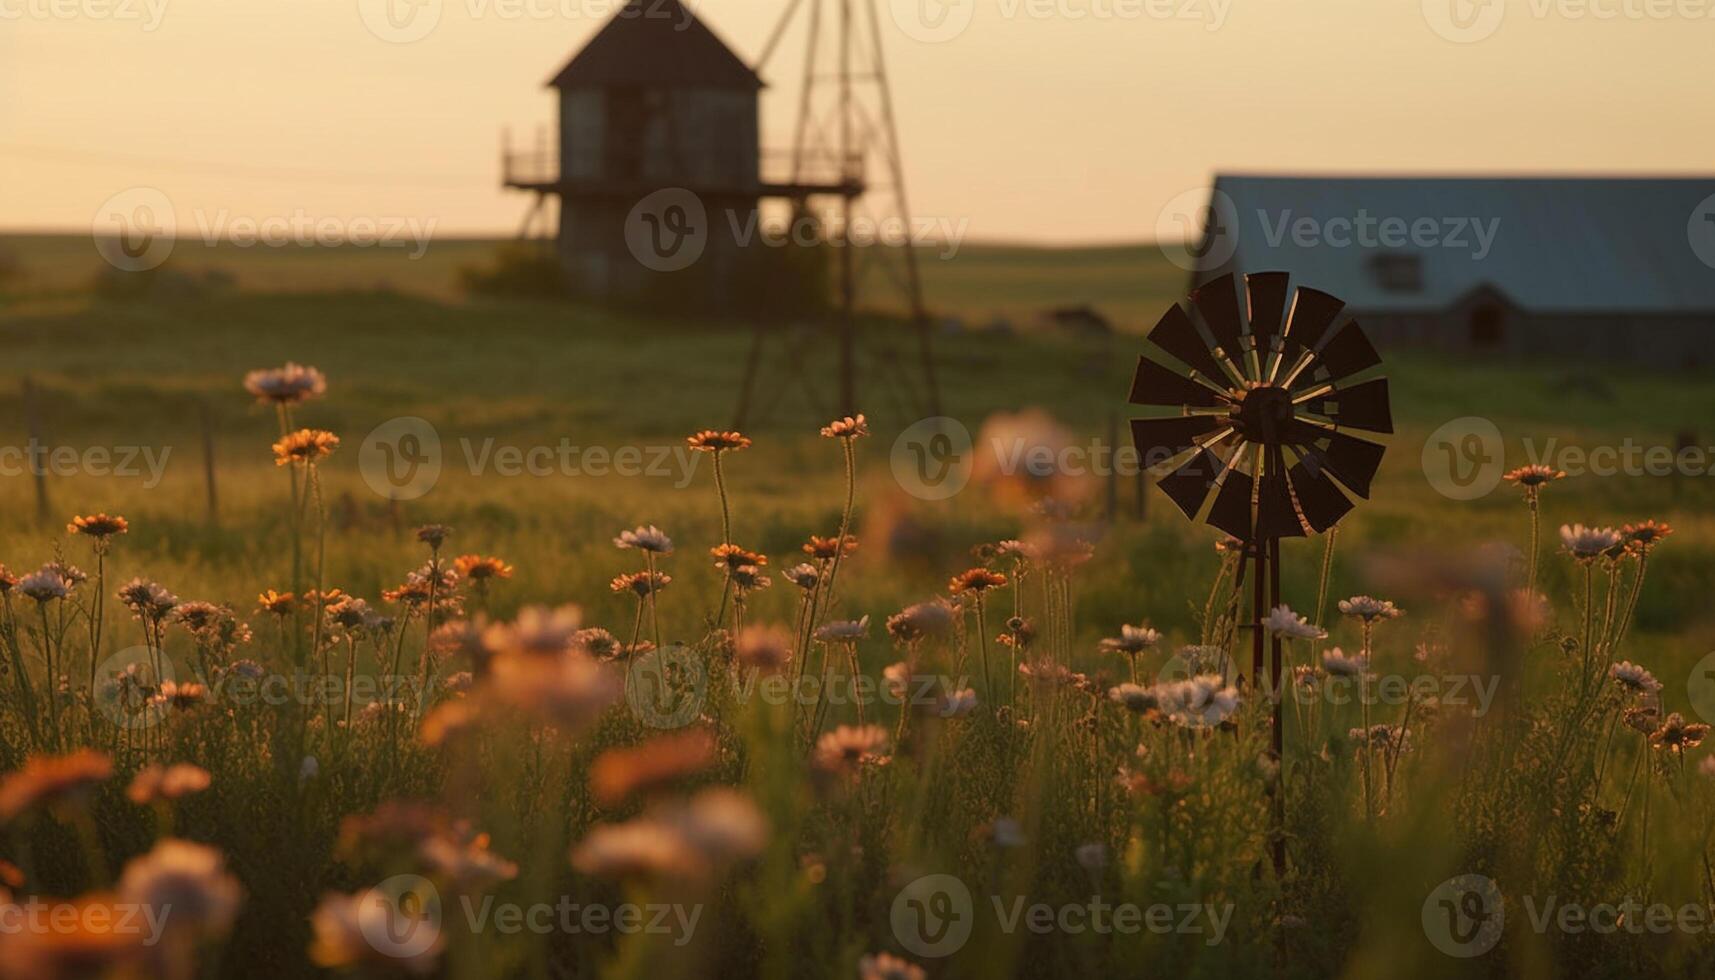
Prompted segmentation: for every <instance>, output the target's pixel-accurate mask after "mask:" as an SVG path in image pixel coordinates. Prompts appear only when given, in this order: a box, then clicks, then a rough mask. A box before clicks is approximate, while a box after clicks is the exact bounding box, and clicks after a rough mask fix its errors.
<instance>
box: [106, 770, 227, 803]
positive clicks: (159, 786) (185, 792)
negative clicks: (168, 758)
mask: <svg viewBox="0 0 1715 980" xmlns="http://www.w3.org/2000/svg"><path fill="white" fill-rule="evenodd" d="M213 781H214V780H213V777H212V776H210V775H209V773H208V770H207V769H204V768H202V767H201V766H193V765H191V764H189V763H186V762H180V763H175V764H173V765H171V766H162V765H160V764H159V763H157V764H155V765H151V766H149V767H147V768H145V769H142V770H140V771H138V773H137V775H136V777H135V778H133V779H132V780H131V785H130V786H129V787H128V788H127V789H126V790H125V795H126V796H127V797H128V798H129V799H130V800H131V802H133V803H136V804H139V805H148V804H150V803H163V802H167V801H170V800H177V799H180V798H182V797H186V796H189V795H191V794H192V793H200V792H202V791H203V790H205V789H208V787H209V784H210V783H212V782H213Z"/></svg>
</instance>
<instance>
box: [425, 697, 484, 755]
mask: <svg viewBox="0 0 1715 980" xmlns="http://www.w3.org/2000/svg"><path fill="white" fill-rule="evenodd" d="M481 718H482V714H481V712H480V711H479V710H478V708H477V707H476V705H474V704H472V703H471V702H470V701H469V700H468V699H466V698H454V699H452V700H450V701H443V702H441V703H440V704H437V705H435V706H434V708H432V709H430V711H429V713H428V714H426V715H424V716H423V723H422V724H421V725H419V726H418V728H417V740H418V741H420V742H422V743H423V744H424V745H426V746H428V747H429V748H439V747H440V746H442V745H445V744H447V743H448V742H449V741H452V740H453V739H455V738H457V737H458V736H459V735H461V734H463V733H465V732H467V731H470V730H472V729H473V728H475V727H476V724H477V722H479V721H480V720H481Z"/></svg>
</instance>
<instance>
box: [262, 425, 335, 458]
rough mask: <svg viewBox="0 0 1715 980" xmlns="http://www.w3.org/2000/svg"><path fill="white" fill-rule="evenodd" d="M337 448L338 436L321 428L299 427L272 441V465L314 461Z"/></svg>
mask: <svg viewBox="0 0 1715 980" xmlns="http://www.w3.org/2000/svg"><path fill="white" fill-rule="evenodd" d="M338 448H339V436H336V435H334V434H333V433H332V432H328V431H326V430H323V429H299V430H298V431H296V432H294V433H292V434H290V435H288V436H285V437H284V438H282V439H281V440H280V441H278V442H276V443H274V465H275V466H285V465H287V464H289V463H302V464H306V465H307V464H310V463H314V462H315V461H316V460H318V459H325V458H327V457H328V456H331V455H332V454H333V451H334V450H335V449H338Z"/></svg>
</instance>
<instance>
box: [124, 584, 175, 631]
mask: <svg viewBox="0 0 1715 980" xmlns="http://www.w3.org/2000/svg"><path fill="white" fill-rule="evenodd" d="M119 601H120V602H122V603H124V604H125V608H127V609H129V610H131V612H132V614H133V615H135V616H136V617H137V618H138V619H139V620H141V621H143V622H145V623H159V622H160V621H161V620H163V619H165V618H166V616H167V614H168V613H170V612H172V611H173V609H174V608H175V607H176V606H178V604H179V597H178V596H175V595H173V594H172V593H171V592H168V591H167V590H166V589H165V588H164V587H163V586H161V585H160V584H159V583H157V582H151V581H148V580H147V579H141V578H134V579H132V580H131V581H129V582H127V583H125V585H124V587H123V588H121V589H120V590H119Z"/></svg>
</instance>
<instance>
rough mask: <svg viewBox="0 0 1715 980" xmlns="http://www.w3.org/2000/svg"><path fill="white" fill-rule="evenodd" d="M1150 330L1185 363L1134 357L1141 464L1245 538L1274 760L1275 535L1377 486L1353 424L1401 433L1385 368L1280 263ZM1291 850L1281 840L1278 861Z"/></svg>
mask: <svg viewBox="0 0 1715 980" xmlns="http://www.w3.org/2000/svg"><path fill="white" fill-rule="evenodd" d="M1149 340H1150V342H1151V343H1152V344H1153V345H1154V346H1155V347H1156V348H1159V349H1160V350H1161V351H1163V352H1165V353H1166V354H1167V355H1169V356H1170V357H1171V359H1172V362H1177V363H1176V364H1173V363H1172V362H1169V363H1166V364H1164V363H1162V362H1161V361H1160V360H1156V359H1152V358H1151V357H1147V356H1145V357H1140V358H1138V364H1137V371H1136V373H1135V374H1134V375H1133V378H1132V386H1131V403H1132V404H1133V405H1139V406H1143V407H1146V408H1152V409H1156V410H1158V411H1157V414H1156V415H1155V416H1154V417H1149V418H1139V419H1133V420H1132V423H1131V427H1132V440H1133V442H1134V443H1135V444H1136V447H1137V451H1138V453H1139V455H1140V458H1141V463H1142V465H1143V466H1144V467H1146V468H1149V469H1159V470H1163V471H1165V475H1163V476H1162V477H1161V478H1160V479H1159V480H1158V481H1157V484H1156V485H1157V486H1159V487H1160V488H1161V490H1162V492H1164V493H1166V494H1167V496H1168V498H1169V499H1171V500H1172V501H1173V503H1174V504H1175V505H1177V506H1178V507H1179V509H1180V510H1181V511H1183V512H1184V514H1185V516H1186V517H1188V518H1190V519H1191V520H1193V521H1196V520H1202V521H1205V522H1206V523H1208V524H1210V525H1212V526H1214V527H1217V528H1219V529H1221V530H1223V531H1225V532H1227V533H1228V534H1231V535H1232V536H1233V537H1235V538H1238V539H1239V540H1240V541H1242V542H1243V543H1244V550H1243V554H1244V562H1243V563H1241V565H1240V571H1239V580H1238V584H1237V585H1235V587H1241V586H1242V583H1243V579H1244V575H1245V574H1247V566H1248V573H1249V574H1250V575H1251V576H1252V578H1251V592H1252V595H1251V622H1250V629H1251V644H1252V646H1251V650H1252V655H1251V684H1252V685H1253V687H1256V688H1261V686H1262V684H1263V679H1264V673H1263V669H1264V666H1265V664H1264V654H1265V651H1267V650H1269V648H1270V646H1272V657H1270V658H1268V667H1269V670H1268V674H1267V679H1268V683H1269V685H1270V686H1269V687H1268V688H1267V690H1268V691H1269V693H1270V695H1271V696H1272V698H1273V702H1274V715H1273V724H1274V732H1273V745H1274V752H1275V756H1276V758H1277V759H1278V758H1279V757H1280V755H1281V751H1282V731H1281V723H1280V697H1279V695H1280V691H1281V679H1282V650H1281V643H1280V640H1279V639H1278V637H1277V638H1275V639H1274V641H1273V643H1272V644H1271V645H1270V644H1268V643H1267V641H1266V638H1265V636H1264V631H1263V626H1262V623H1263V619H1264V617H1265V616H1267V614H1268V610H1270V609H1272V608H1274V607H1275V606H1277V605H1279V604H1280V601H1281V599H1280V540H1281V539H1282V538H1294V537H1305V536H1308V535H1310V534H1320V533H1322V532H1324V531H1328V530H1330V529H1331V528H1333V527H1334V526H1335V525H1337V524H1338V523H1339V522H1340V520H1341V519H1342V518H1343V517H1345V516H1346V514H1348V513H1350V512H1351V510H1352V508H1353V507H1354V506H1355V504H1354V502H1353V499H1352V496H1353V495H1355V496H1358V497H1362V498H1366V499H1367V498H1368V497H1369V495H1370V489H1371V486H1372V484H1373V482H1374V479H1375V475H1376V471H1377V470H1378V469H1379V468H1380V467H1381V462H1382V455H1383V453H1384V451H1385V447H1384V446H1383V445H1382V444H1380V443H1377V442H1374V441H1372V440H1370V439H1369V438H1366V437H1365V436H1363V435H1354V434H1353V433H1354V431H1355V432H1359V433H1365V434H1369V433H1383V434H1385V433H1391V432H1392V431H1393V414H1392V410H1391V408H1390V405H1389V399H1388V385H1387V379H1386V378H1380V377H1374V378H1370V377H1366V375H1368V374H1369V373H1370V372H1371V370H1372V369H1373V368H1376V367H1378V366H1380V364H1381V356H1380V355H1379V354H1377V353H1376V349H1375V347H1374V346H1373V345H1371V343H1370V341H1369V337H1368V336H1366V335H1365V334H1364V331H1363V329H1362V328H1361V327H1359V326H1358V325H1357V324H1356V323H1354V322H1352V321H1351V320H1350V318H1349V317H1347V316H1345V304H1344V303H1342V302H1341V301H1340V300H1338V299H1336V298H1334V297H1333V296H1330V295H1328V294H1327V293H1323V292H1320V291H1318V290H1315V289H1308V288H1302V287H1301V288H1299V289H1297V290H1296V291H1294V290H1293V289H1292V283H1291V277H1290V276H1289V275H1288V274H1287V273H1284V272H1261V273H1253V274H1251V275H1247V276H1245V277H1244V279H1243V281H1242V282H1241V281H1240V280H1239V279H1237V278H1236V277H1234V276H1230V275H1229V276H1223V277H1221V278H1219V279H1214V280H1211V281H1210V282H1207V283H1204V284H1203V285H1202V286H1199V287H1198V288H1197V289H1196V290H1195V291H1193V292H1192V294H1191V296H1190V302H1189V304H1188V305H1186V306H1180V305H1175V306H1173V307H1172V308H1170V309H1169V310H1168V311H1167V312H1166V313H1165V314H1164V315H1163V316H1162V317H1161V320H1160V322H1158V323H1157V324H1156V325H1155V328H1154V329H1153V330H1151V331H1150V332H1149ZM1280 800H1281V796H1280V794H1278V793H1277V794H1276V797H1275V804H1276V807H1277V809H1276V816H1277V818H1278V817H1279V816H1280V814H1281V811H1280V810H1279V809H1278V808H1279V806H1280ZM1283 848H1284V844H1283V843H1281V840H1280V839H1279V838H1277V840H1276V843H1275V861H1276V865H1277V867H1278V866H1282V865H1283V864H1284V861H1285V852H1284V850H1283Z"/></svg>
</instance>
